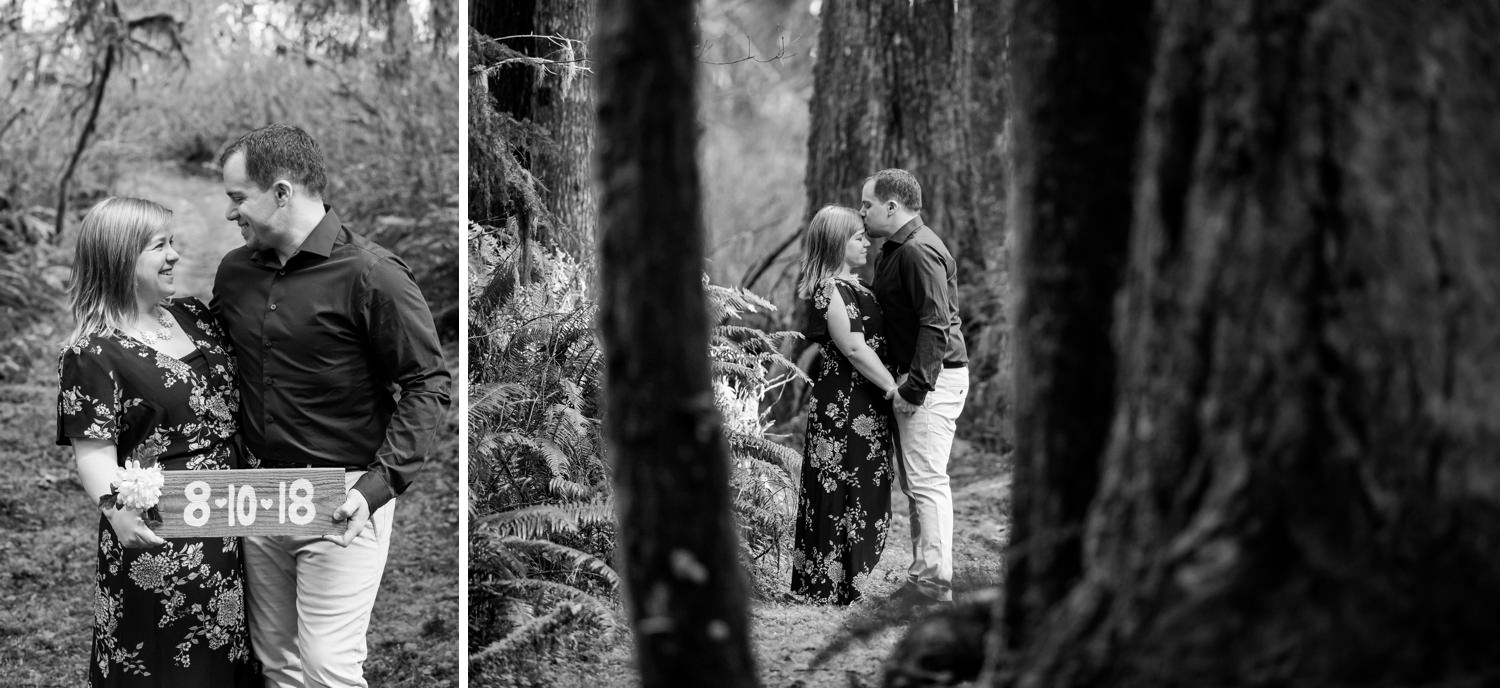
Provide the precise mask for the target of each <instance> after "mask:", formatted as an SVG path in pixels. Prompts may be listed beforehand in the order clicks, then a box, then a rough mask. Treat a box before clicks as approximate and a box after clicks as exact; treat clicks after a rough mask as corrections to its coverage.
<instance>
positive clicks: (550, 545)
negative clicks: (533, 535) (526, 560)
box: [502, 538, 620, 594]
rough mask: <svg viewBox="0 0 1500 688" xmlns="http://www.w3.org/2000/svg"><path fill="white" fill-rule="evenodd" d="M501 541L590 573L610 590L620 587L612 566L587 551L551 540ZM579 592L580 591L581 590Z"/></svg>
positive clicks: (575, 569) (514, 547)
mask: <svg viewBox="0 0 1500 688" xmlns="http://www.w3.org/2000/svg"><path fill="white" fill-rule="evenodd" d="M502 543H503V544H504V546H506V547H510V548H511V549H513V550H516V551H519V552H527V553H530V554H534V555H538V556H543V557H546V558H547V559H548V560H549V561H554V562H559V563H563V564H566V565H567V566H568V568H569V570H570V571H574V572H587V573H592V574H594V575H596V576H598V577H599V578H601V579H603V580H604V582H606V583H608V584H609V587H610V589H611V590H619V589H620V577H619V576H618V575H617V574H616V573H615V570H614V568H612V567H610V565H609V564H607V563H605V562H604V560H603V559H600V558H599V557H596V556H594V555H592V554H589V553H588V552H583V551H580V550H577V549H574V548H572V547H569V546H567V545H561V544H558V543H556V542H552V541H551V540H522V539H520V538H505V539H503V540H502ZM563 587H569V586H563ZM569 589H573V590H576V588H571V587H570V588H569ZM579 592H580V593H582V591H579ZM583 594H586V593H583Z"/></svg>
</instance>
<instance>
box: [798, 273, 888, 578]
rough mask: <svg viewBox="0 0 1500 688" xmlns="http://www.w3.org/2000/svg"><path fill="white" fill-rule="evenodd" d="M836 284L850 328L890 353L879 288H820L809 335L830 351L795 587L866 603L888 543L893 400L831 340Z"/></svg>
mask: <svg viewBox="0 0 1500 688" xmlns="http://www.w3.org/2000/svg"><path fill="white" fill-rule="evenodd" d="M833 289H837V290H838V293H839V295H840V296H841V297H842V298H843V301H844V309H845V311H846V314H845V315H847V317H848V318H849V329H850V330H851V331H853V332H862V333H863V334H864V336H865V343H866V344H868V345H869V347H870V348H871V349H873V350H874V351H875V353H876V354H878V355H880V356H882V357H883V356H884V355H885V338H884V336H883V335H882V332H883V330H882V329H881V327H882V325H881V316H880V305H879V304H878V303H877V302H876V301H875V294H874V293H872V292H871V291H870V289H869V288H868V287H866V286H865V285H864V284H862V283H859V282H855V281H846V280H842V279H829V280H825V281H824V282H823V283H821V284H819V285H818V286H817V288H816V289H814V291H813V298H812V306H813V307H812V308H811V309H810V311H809V313H808V320H809V322H808V327H807V330H806V332H805V334H806V335H807V338H808V339H809V340H810V341H813V342H816V343H818V344H821V345H822V349H823V350H822V355H821V357H820V358H821V363H820V364H819V366H818V370H817V372H816V374H815V375H814V376H813V386H812V403H811V406H812V408H811V410H810V411H809V412H808V419H807V437H806V442H805V444H804V447H805V448H804V449H803V458H802V494H801V498H800V499H799V501H798V505H797V535H796V548H795V552H794V554H793V562H792V592H794V593H797V594H799V595H803V596H806V597H809V598H812V599H814V600H820V601H827V602H834V603H837V604H849V603H850V602H853V601H854V600H857V599H859V597H860V594H859V590H858V582H859V579H860V578H861V577H862V576H865V575H868V574H869V573H870V571H871V570H872V569H874V568H875V564H876V563H877V562H879V561H880V553H881V551H883V550H884V549H885V535H886V529H887V528H888V527H889V525H890V515H891V480H892V479H893V471H892V465H891V447H892V435H891V404H890V402H889V401H887V400H886V399H885V395H884V394H882V393H881V390H880V388H879V387H877V386H875V384H874V383H872V382H870V381H869V380H867V379H865V377H864V376H863V375H861V374H860V373H859V371H858V370H855V368H854V364H852V363H850V362H849V359H847V358H845V357H844V354H843V353H842V352H840V351H839V350H838V347H837V346H834V345H833V343H832V340H831V339H830V337H829V335H828V324H827V320H826V319H825V314H826V313H827V312H828V308H829V303H830V298H831V297H830V294H831V293H832V290H833Z"/></svg>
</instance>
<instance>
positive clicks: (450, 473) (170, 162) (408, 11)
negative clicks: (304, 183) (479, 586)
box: [0, 0, 460, 686]
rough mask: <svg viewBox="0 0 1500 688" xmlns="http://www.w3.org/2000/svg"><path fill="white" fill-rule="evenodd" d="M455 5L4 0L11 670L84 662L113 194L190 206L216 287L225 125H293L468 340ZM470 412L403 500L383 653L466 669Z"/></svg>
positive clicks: (378, 623) (1, 399) (48, 677)
mask: <svg viewBox="0 0 1500 688" xmlns="http://www.w3.org/2000/svg"><path fill="white" fill-rule="evenodd" d="M459 36H460V34H458V33H457V6H456V5H455V4H453V3H451V2H425V1H419V0H412V1H408V0H378V1H374V2H345V1H341V0H330V1H327V2H296V3H293V2H196V1H194V2H189V1H186V0H118V1H117V0H76V1H68V2H64V1H48V0H6V1H4V2H0V73H3V76H4V79H3V81H0V476H3V477H0V481H3V488H0V495H3V496H0V530H4V531H5V533H6V535H5V536H4V537H3V538H0V561H3V563H0V595H3V601H0V674H4V675H5V676H6V681H7V682H9V683H14V684H37V685H78V684H80V683H82V682H83V681H84V679H83V676H84V675H85V673H86V672H85V670H86V664H87V660H88V653H89V645H90V643H89V639H90V637H91V633H92V627H93V622H94V618H93V608H92V607H93V605H92V599H91V593H90V591H91V589H92V588H91V586H92V580H93V572H94V565H95V555H94V548H95V531H94V529H95V520H94V518H93V517H92V514H93V512H92V510H90V509H89V508H87V506H88V501H89V500H88V499H87V498H86V497H85V495H83V493H82V490H81V487H80V486H79V484H78V482H77V480H76V477H75V471H74V469H73V465H72V457H71V453H70V452H68V451H67V450H66V448H63V447H55V446H53V439H54V438H53V433H54V428H55V420H54V413H55V399H56V361H57V351H58V347H59V345H60V344H61V341H60V340H61V338H62V337H63V336H64V335H65V334H66V332H67V331H68V329H69V327H70V326H71V317H70V316H69V315H68V313H67V308H66V295H65V289H66V284H67V280H68V278H69V267H68V264H69V262H70V260H71V241H72V233H73V230H74V228H75V227H76V225H77V223H78V221H79V219H80V218H81V217H82V214H83V212H84V211H85V210H87V209H88V207H89V206H90V205H91V204H92V203H94V202H95V201H97V200H99V199H101V198H103V197H105V196H108V195H113V194H121V195H139V196H144V197H146V198H151V199H153V200H156V201H158V202H161V203H163V204H165V205H167V206H168V207H170V208H172V209H173V210H174V215H175V220H176V225H175V227H174V230H175V232H176V242H177V245H178V247H179V250H180V252H181V253H182V254H183V259H182V264H181V268H182V269H181V270H179V282H178V284H179V294H180V295H183V294H191V295H196V296H199V297H200V298H203V299H204V300H205V301H206V300H207V298H208V294H209V286H210V284H211V282H212V278H213V274H214V271H215V269H216V266H217V263H218V260H219V258H220V257H221V256H222V255H223V254H224V252H226V251H228V250H229V249H230V248H233V247H234V246H237V245H238V244H239V242H240V237H239V232H238V230H237V228H236V227H235V226H233V225H232V224H231V223H229V222H228V221H227V220H225V219H224V218H223V214H224V209H225V200H224V195H223V190H222V185H221V183H220V179H219V172H218V169H217V167H216V165H215V163H216V159H217V155H218V152H219V149H220V147H222V146H223V145H224V144H226V143H228V142H229V141H230V140H231V139H232V138H233V137H235V136H237V135H239V134H240V133H242V132H243V131H246V130H248V129H251V128H254V127H258V126H262V125H265V124H269V123H272V122H286V123H291V124H296V125H298V126H301V127H303V128H305V129H307V130H308V131H309V132H310V133H311V134H312V135H313V137H314V138H315V139H317V140H318V142H319V144H320V146H321V147H322V149H323V151H324V154H325V156H326V157H327V160H328V166H329V178H330V189H329V190H328V193H327V194H326V197H327V198H328V199H329V202H330V203H331V204H332V205H333V206H334V207H335V208H337V210H338V211H339V213H340V215H341V216H342V217H344V218H345V220H346V221H347V222H348V223H349V224H350V225H351V226H353V227H355V228H357V229H358V230H359V231H362V232H364V233H365V234H366V235H368V236H370V237H371V238H373V239H375V240H376V241H378V242H380V243H382V244H383V245H385V246H387V247H389V248H390V249H392V250H393V251H395V252H396V253H397V254H398V255H401V256H402V257H403V258H404V259H405V260H406V261H407V262H408V263H409V264H410V265H411V266H412V268H413V270H414V272H415V273H416V275H417V278H418V281H419V283H420V286H421V287H422V291H423V294H424V295H425V296H426V297H427V299H428V301H429V303H430V305H431V307H432V311H433V314H434V317H435V318H436V319H437V320H438V324H439V331H440V334H441V336H442V337H443V339H444V341H445V343H446V344H447V347H448V348H447V356H448V360H449V361H450V362H451V363H452V364H453V365H454V366H456V365H457V361H458V356H457V353H458V345H457V328H458V325H457V323H458V310H459V301H458V268H457V261H456V258H455V256H456V255H457V251H458V236H457V235H456V233H455V232H454V231H453V228H454V226H455V225H456V224H457V222H458V184H459V179H460V174H459V171H458V145H459V141H458V140H457V136H456V134H455V128H454V126H453V123H454V121H456V119H457V117H458V107H457V104H458V92H457V91H458V89H457V83H458V82H457V75H458V59H457V58H458V54H457V52H456V51H457V46H458V44H459V41H460V39H459ZM456 415H457V414H456V411H455V414H454V418H453V419H452V421H451V423H452V425H451V426H450V429H449V431H447V432H444V433H442V435H443V436H445V437H450V438H455V439H450V440H447V441H445V442H444V444H443V446H442V447H440V448H439V449H438V450H437V451H436V454H435V455H436V457H437V460H435V461H434V462H433V463H432V465H429V466H428V467H427V469H426V470H425V471H424V473H423V475H422V479H421V480H420V481H418V483H417V485H416V486H414V487H413V489H412V490H411V491H410V492H408V493H407V495H406V496H405V497H403V499H402V500H401V504H400V510H401V511H400V515H399V517H398V518H397V523H398V524H399V527H400V531H399V532H398V533H397V534H396V535H395V536H394V537H393V546H392V552H391V558H390V564H389V566H388V567H387V570H386V576H385V583H384V585H383V588H382V592H381V595H380V598H379V601H378V602H377V605H376V608H375V615H374V620H373V622H372V625H371V634H370V646H371V653H370V660H369V662H368V663H367V664H366V668H365V670H366V674H367V676H369V678H370V680H371V681H372V683H374V684H377V685H390V686H395V685H401V686H432V685H450V686H451V685H456V684H457V671H456V666H457V658H458V647H457V598H456V593H455V582H456V580H457V530H458V513H457V508H458V505H457V497H456V494H457V489H458V488H457V482H458V447H457V442H456V436H457V425H456V420H457V419H456Z"/></svg>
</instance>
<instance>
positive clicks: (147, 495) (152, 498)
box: [99, 459, 164, 525]
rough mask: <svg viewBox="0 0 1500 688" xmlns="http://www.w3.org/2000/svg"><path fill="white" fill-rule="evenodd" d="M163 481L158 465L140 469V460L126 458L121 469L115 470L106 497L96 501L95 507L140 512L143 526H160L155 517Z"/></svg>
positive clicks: (159, 521)
mask: <svg viewBox="0 0 1500 688" xmlns="http://www.w3.org/2000/svg"><path fill="white" fill-rule="evenodd" d="M163 482H164V481H163V479H162V475H161V464H153V465H151V466H148V467H145V468H142V467H141V462H140V461H136V460H134V459H126V461H125V465H124V466H123V467H117V468H115V479H114V482H111V483H110V484H109V494H107V495H104V496H103V497H100V498H99V506H100V507H110V506H113V507H114V508H116V509H140V510H142V511H145V512H146V515H145V521H146V523H147V524H149V525H156V524H160V523H161V517H160V516H159V515H158V514H157V511H156V505H157V503H158V502H160V501H161V487H162V484H163Z"/></svg>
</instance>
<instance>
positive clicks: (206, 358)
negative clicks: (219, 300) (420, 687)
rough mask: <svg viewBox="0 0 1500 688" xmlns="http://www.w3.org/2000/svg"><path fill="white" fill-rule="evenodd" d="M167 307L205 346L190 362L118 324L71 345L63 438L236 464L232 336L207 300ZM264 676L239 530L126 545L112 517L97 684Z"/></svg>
mask: <svg viewBox="0 0 1500 688" xmlns="http://www.w3.org/2000/svg"><path fill="white" fill-rule="evenodd" d="M167 311H168V312H169V313H171V314H172V316H173V317H174V318H175V319H176V321H177V324H178V326H179V327H181V328H182V331H183V332H184V333H185V334H187V335H188V337H189V338H190V339H191V340H192V342H193V344H194V348H195V350H194V351H193V352H192V353H190V354H188V355H187V356H186V357H184V358H182V359H177V358H173V357H171V356H168V355H166V354H163V353H160V352H158V351H157V350H155V349H153V348H151V347H149V346H147V345H145V344H143V343H141V342H139V341H137V340H135V339H133V338H130V337H127V336H125V335H124V334H122V333H120V332H118V331H115V332H113V333H112V334H110V335H108V336H98V335H96V336H91V337H88V338H85V339H81V340H79V341H76V342H72V343H71V344H70V345H69V346H68V347H67V348H65V349H63V352H62V355H61V357H60V360H59V363H58V374H59V378H60V381H61V385H60V391H59V393H58V408H57V417H58V422H57V426H58V428H57V443H58V444H60V445H69V444H71V443H72V439H73V438H89V439H100V440H109V441H111V442H114V443H115V446H116V449H117V451H118V456H119V459H118V460H119V462H120V465H124V462H125V461H126V460H127V459H135V460H138V461H140V462H141V465H142V466H150V465H152V464H158V463H159V464H161V465H162V469H163V470H217V469H226V468H235V467H236V466H235V461H236V458H235V453H234V451H233V450H232V437H233V435H234V433H235V427H236V426H235V420H234V414H235V412H236V411H237V410H238V407H239V397H238V394H237V392H236V391H235V364H234V358H233V357H232V356H231V355H230V352H229V349H228V346H227V344H226V341H227V340H226V339H225V338H224V333H223V331H222V330H221V329H220V328H219V326H218V323H217V322H215V321H214V319H213V316H212V315H210V314H209V312H208V308H207V307H206V306H204V305H203V303H202V302H200V301H198V300H196V299H180V300H175V301H173V302H171V303H170V304H169V305H168V306H167ZM91 496H94V497H97V496H98V495H91ZM257 673H258V672H257V670H256V668H255V662H254V660H253V658H252V657H251V655H250V642H249V634H248V631H247V628H246V625H245V586H244V566H243V563H242V560H241V554H240V540H239V538H232V537H219V538H205V539H171V540H167V544H166V545H165V546H163V547H159V548H154V549H124V548H122V547H121V546H120V542H119V540H118V539H116V537H115V534H114V531H113V530H112V529H111V528H110V525H109V521H108V520H106V519H104V518H103V517H102V516H101V517H100V519H99V569H98V571H97V572H96V573H95V588H94V646H93V653H92V656H91V658H90V661H89V685H91V686H131V687H138V686H139V687H144V686H151V687H158V686H160V687H165V686H216V687H217V686H252V685H258V677H257Z"/></svg>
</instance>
